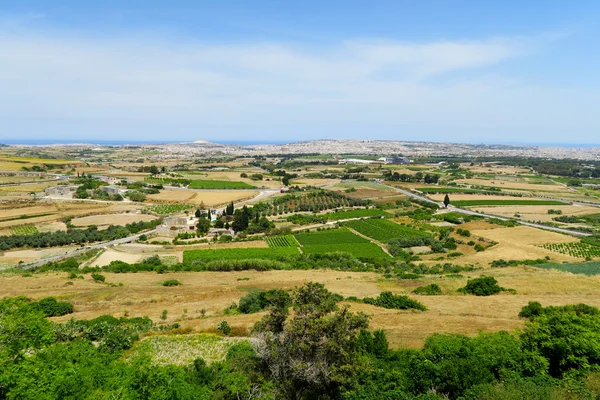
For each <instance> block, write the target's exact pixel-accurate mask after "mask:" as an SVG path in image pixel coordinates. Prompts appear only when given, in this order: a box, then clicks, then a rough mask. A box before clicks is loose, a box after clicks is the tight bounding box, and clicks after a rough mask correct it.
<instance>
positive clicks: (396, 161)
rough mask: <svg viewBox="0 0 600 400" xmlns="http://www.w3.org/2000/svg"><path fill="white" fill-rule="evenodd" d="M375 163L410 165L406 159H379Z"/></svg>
mask: <svg viewBox="0 0 600 400" xmlns="http://www.w3.org/2000/svg"><path fill="white" fill-rule="evenodd" d="M377 161H382V162H384V163H386V164H410V159H408V158H406V157H381V158H379V159H377Z"/></svg>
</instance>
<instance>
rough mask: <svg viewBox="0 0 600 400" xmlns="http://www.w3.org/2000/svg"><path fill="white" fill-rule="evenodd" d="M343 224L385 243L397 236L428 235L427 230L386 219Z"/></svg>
mask: <svg viewBox="0 0 600 400" xmlns="http://www.w3.org/2000/svg"><path fill="white" fill-rule="evenodd" d="M344 225H345V226H348V227H350V228H352V229H354V230H356V231H357V232H360V233H362V234H363V235H365V236H368V237H370V238H372V239H375V240H377V241H379V242H382V243H387V242H389V241H390V240H392V239H395V238H398V237H404V238H411V237H422V236H429V235H430V234H429V233H427V232H423V231H419V230H416V229H414V228H411V227H408V226H402V225H399V224H397V223H395V222H392V221H389V220H386V219H367V220H360V221H349V222H345V223H344Z"/></svg>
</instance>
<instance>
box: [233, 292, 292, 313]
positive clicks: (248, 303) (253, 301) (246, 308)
mask: <svg viewBox="0 0 600 400" xmlns="http://www.w3.org/2000/svg"><path fill="white" fill-rule="evenodd" d="M279 296H283V298H285V299H288V300H289V298H290V296H289V294H287V293H286V292H285V291H283V290H278V289H274V290H269V291H267V292H263V291H252V292H250V293H248V294H247V295H246V296H244V297H242V298H241V299H240V302H239V306H238V309H239V311H240V312H241V313H243V314H253V313H257V312H260V311H262V310H264V309H265V308H267V307H268V306H269V305H270V301H269V299H272V298H275V297H279Z"/></svg>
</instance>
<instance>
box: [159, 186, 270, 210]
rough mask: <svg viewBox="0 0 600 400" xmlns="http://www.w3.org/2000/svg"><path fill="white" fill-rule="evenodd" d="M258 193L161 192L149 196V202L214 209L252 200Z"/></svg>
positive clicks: (220, 191) (231, 191)
mask: <svg viewBox="0 0 600 400" xmlns="http://www.w3.org/2000/svg"><path fill="white" fill-rule="evenodd" d="M257 195H258V192H254V191H249V190H215V191H206V190H203V191H193V190H161V191H160V193H159V194H151V195H148V197H147V198H148V201H150V202H155V203H188V204H196V205H199V204H200V203H204V204H205V205H206V206H209V207H214V206H220V205H224V204H227V203H229V202H231V201H234V202H237V201H241V200H247V199H251V198H253V197H255V196H257Z"/></svg>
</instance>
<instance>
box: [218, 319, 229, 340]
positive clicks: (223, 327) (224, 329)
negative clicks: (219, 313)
mask: <svg viewBox="0 0 600 400" xmlns="http://www.w3.org/2000/svg"><path fill="white" fill-rule="evenodd" d="M217 330H218V331H219V332H221V333H222V334H223V335H225V336H229V334H230V333H231V325H229V323H228V322H227V321H221V322H219V325H217Z"/></svg>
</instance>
